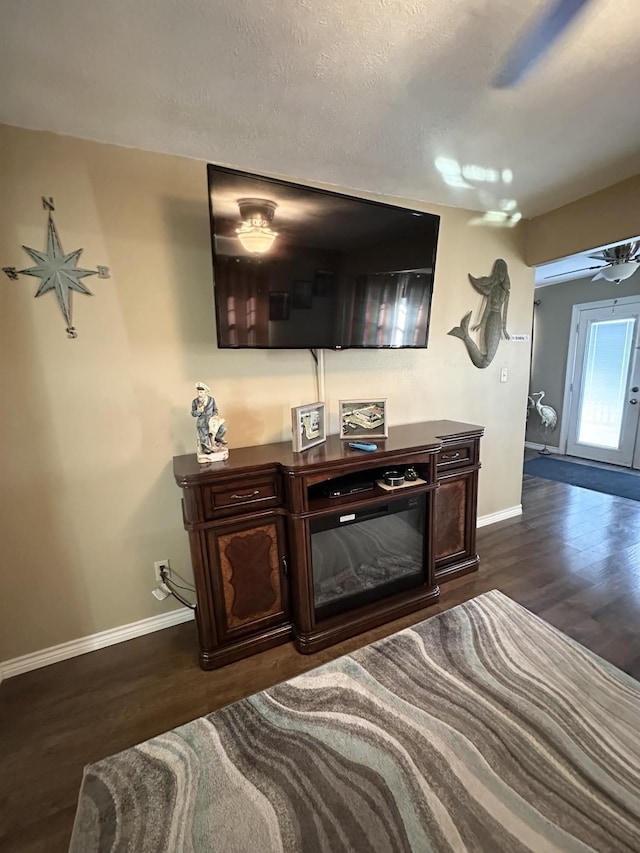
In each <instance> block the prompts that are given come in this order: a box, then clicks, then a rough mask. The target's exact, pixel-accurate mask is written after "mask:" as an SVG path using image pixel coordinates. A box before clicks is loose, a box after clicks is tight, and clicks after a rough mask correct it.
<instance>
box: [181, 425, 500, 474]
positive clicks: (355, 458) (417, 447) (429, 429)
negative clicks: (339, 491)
mask: <svg viewBox="0 0 640 853" xmlns="http://www.w3.org/2000/svg"><path fill="white" fill-rule="evenodd" d="M483 433H484V428H483V427H481V426H477V425H475V424H467V423H460V422H458V421H448V420H442V421H424V422H422V423H416V424H404V425H402V426H395V427H390V428H389V436H388V438H378V437H377V436H374V437H373V438H372V439H371V441H372V442H373V443H375V444H377V445H378V449H377V450H375V451H372V452H367V451H362V450H353V449H351V448H350V447H349V444H348V441H347V440H346V439H341V438H340V437H339V436H337V435H330V436H328V437H327V440H326V442H324V443H323V444H318V445H316V446H315V447H311V448H309V450H304V451H302V452H301V453H294V452H293V450H292V449H291V441H281V442H277V443H275V444H263V445H256V446H255V447H233V448H231V449H230V451H229V458H228V459H226V460H225V461H224V462H212V463H209V464H205V465H200V464H199V463H198V461H197V459H196V455H195V453H188V454H185V455H184V456H174V458H173V473H174V476H175V479H176V482H177V483H178V485H179V486H189V485H195V484H196V483H197V484H202V483H206V482H207V481H208V480H209V479H211V480H215V479H216V478H218V477H219V476H220V475H221V474H229V473H237V474H241V473H242V472H243V471H251V472H253V473H255V472H258V471H260V470H269V469H273V468H274V467H279V468H281V469H282V470H284V471H286V472H290V473H291V474H293V475H300V474H303V473H306V472H311V471H313V470H314V469H321V468H325V467H327V466H329V465H330V466H335V467H336V468H339V467H342V466H343V465H344V466H345V467H346V466H348V465H350V464H353V463H354V462H362V461H364V460H367V461H369V462H370V463H371V464H372V465H374V466H375V465H376V464H377V463H378V462H380V461H381V460H382V457H384V456H386V455H389V454H394V453H402V452H406V451H409V452H419V451H422V452H425V451H426V452H437V451H438V450H440V448H441V447H442V445H443V442H446V441H447V440H449V441H450V440H453V439H455V440H460V439H464V438H466V437H469V438H479V437H480V436H481V435H482V434H483Z"/></svg>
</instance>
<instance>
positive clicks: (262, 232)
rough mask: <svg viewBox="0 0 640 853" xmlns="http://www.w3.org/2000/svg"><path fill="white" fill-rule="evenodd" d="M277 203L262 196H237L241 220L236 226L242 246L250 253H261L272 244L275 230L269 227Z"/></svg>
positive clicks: (276, 233)
mask: <svg viewBox="0 0 640 853" xmlns="http://www.w3.org/2000/svg"><path fill="white" fill-rule="evenodd" d="M277 206H278V205H277V204H276V203H275V202H274V201H268V200H267V199H264V198H239V199H238V207H239V208H240V216H241V217H242V222H241V224H240V226H239V227H238V228H236V234H237V235H238V240H240V243H241V244H242V247H243V248H244V249H245V250H246V251H247V252H251V254H252V255H263V254H264V253H265V252H268V251H269V249H270V248H271V247H272V246H273V243H274V241H275V239H276V237H277V236H278V232H277V231H272V230H271V228H270V227H269V226H270V225H271V222H272V220H273V214H274V213H275V209H276V207H277Z"/></svg>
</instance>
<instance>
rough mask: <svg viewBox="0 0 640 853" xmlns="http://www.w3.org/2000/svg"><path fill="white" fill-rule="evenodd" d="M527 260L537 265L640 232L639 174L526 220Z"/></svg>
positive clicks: (531, 264)
mask: <svg viewBox="0 0 640 853" xmlns="http://www.w3.org/2000/svg"><path fill="white" fill-rule="evenodd" d="M526 234H527V240H526V255H525V257H526V261H527V263H528V264H530V266H538V265H539V264H545V263H547V262H548V261H554V260H557V259H558V258H566V257H567V255H575V254H577V253H578V252H584V251H587V250H588V249H595V248H597V247H599V246H606V245H607V244H609V243H617V242H620V241H621V240H629V239H634V238H635V237H637V236H638V235H640V175H635V177H633V178H628V179H627V180H626V181H621V182H620V183H618V184H614V185H613V186H611V187H607V189H605V190H601V191H600V192H597V193H593V194H592V195H589V196H586V197H585V198H581V199H578V201H574V202H572V203H571V204H566V205H564V206H563V207H559V208H557V209H556V210H552V211H550V212H549V213H543V214H542V215H541V216H536V217H535V218H534V219H531V220H530V221H529V222H528V223H527V232H526Z"/></svg>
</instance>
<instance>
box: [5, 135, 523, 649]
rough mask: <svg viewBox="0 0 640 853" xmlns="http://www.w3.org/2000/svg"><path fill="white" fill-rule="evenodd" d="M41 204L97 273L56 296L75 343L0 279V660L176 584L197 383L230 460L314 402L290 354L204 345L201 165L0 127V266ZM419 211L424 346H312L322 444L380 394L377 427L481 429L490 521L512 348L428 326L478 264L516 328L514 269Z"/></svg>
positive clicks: (55, 317) (483, 244) (85, 629)
mask: <svg viewBox="0 0 640 853" xmlns="http://www.w3.org/2000/svg"><path fill="white" fill-rule="evenodd" d="M228 154H229V156H227V157H226V160H227V161H229V160H231V159H232V154H233V152H232V151H230V152H228ZM255 169H256V171H260V164H259V163H256V164H255ZM43 195H46V196H53V197H54V200H55V205H56V210H55V214H54V216H55V223H56V226H57V228H58V231H59V234H60V239H61V242H62V245H63V247H64V250H65V251H66V252H70V251H72V250H74V249H77V248H83V249H84V253H83V256H82V258H81V264H83V265H84V266H86V267H88V268H95V267H96V265H98V264H105V265H108V266H109V267H111V278H110V279H108V280H99V279H97V278H96V277H92V278H89V279H86V282H87V284H88V286H89V287H90V289H91V290H92V291H93V293H94V295H93V296H91V297H89V296H84V295H79V294H76V295H75V296H74V297H73V319H74V323H75V326H76V328H77V331H78V338H77V339H76V340H69V339H68V338H67V337H66V335H65V328H64V321H63V318H62V315H61V313H60V310H59V308H58V305H57V302H56V300H55V298H54V297H53V295H52V294H51V293H49V294H45V295H43V296H42V297H39V298H38V299H34V298H33V295H34V293H35V290H36V287H37V285H38V283H39V280H38V279H31V278H27V277H25V276H20V278H19V280H18V281H16V282H13V281H10V280H9V279H8V278H7V277H6V276H4V275H2V278H1V279H0V318H1V320H0V322H1V323H2V330H1V332H2V341H3V358H2V363H1V364H0V395H1V399H2V403H3V405H2V443H1V451H0V452H1V453H2V479H3V482H2V490H1V491H0V495H1V498H0V500H1V502H2V505H1V506H0V519H1V524H2V548H3V553H2V564H3V573H2V593H1V595H0V661H1V660H7V659H11V658H13V657H16V656H19V655H22V654H26V653H29V652H32V651H36V650H39V649H43V648H46V647H49V646H52V645H54V644H57V643H62V642H65V641H68V640H72V639H76V638H79V637H82V636H86V635H88V634H92V633H95V632H98V631H102V630H106V629H109V628H113V627H116V626H119V625H123V624H126V623H129V622H133V621H136V620H139V619H144V618H146V617H149V616H154V615H156V614H159V613H161V612H164V611H167V610H169V609H173V608H174V606H175V601H173V600H169V601H168V602H164V603H159V602H158V601H156V599H154V598H152V597H151V595H150V593H151V589H152V587H153V586H154V578H153V562H154V560H158V559H161V558H165V557H168V558H170V559H171V561H172V565H173V567H174V568H175V569H177V570H178V571H179V572H180V573H182V574H183V575H184V576H186V577H189V576H190V569H189V554H188V547H187V535H186V533H185V532H184V530H183V528H182V520H181V513H180V492H179V490H178V488H177V486H176V485H175V483H174V481H173V478H172V473H171V460H172V457H173V456H174V455H176V454H181V453H188V452H191V451H192V449H193V447H194V442H195V430H194V423H193V420H192V418H191V416H190V411H189V408H190V401H191V398H192V397H193V395H194V391H193V386H194V383H195V381H196V380H198V379H201V380H204V381H206V382H208V383H209V384H210V385H211V387H212V389H213V392H214V394H215V397H216V399H217V400H218V403H219V405H220V408H221V411H222V414H223V415H224V416H225V417H226V418H227V421H228V425H229V438H230V445H231V452H232V453H233V446H234V445H235V446H242V445H248V444H256V443H263V442H270V441H278V440H282V439H287V438H289V435H290V430H289V423H290V408H291V406H294V405H300V404H302V403H307V402H310V401H312V400H314V399H315V396H316V394H315V383H314V375H313V370H312V361H311V357H310V355H309V354H308V353H307V352H305V351H293V352H292V351H272V352H264V351H259V352H251V351H230V350H218V349H217V348H216V345H215V330H214V314H213V297H212V284H211V258H210V242H209V230H208V228H209V226H208V210H207V197H206V175H205V165H204V164H203V163H200V162H196V161H192V160H186V159H182V158H177V157H168V156H162V155H156V154H149V153H145V152H142V151H136V150H131V149H124V148H116V147H113V146H107V145H100V144H96V143H90V142H83V141H80V140H77V139H72V138H68V137H60V136H55V135H52V134H47V133H39V132H34V131H23V130H18V129H15V128H8V127H0V197H1V198H2V205H1V206H0V263H1V265H2V266H7V265H9V266H16V267H18V268H19V269H20V268H24V267H27V266H30V265H31V261H30V259H29V258H28V256H27V255H26V253H25V252H24V251H23V250H22V248H21V246H22V245H27V246H31V247H34V248H36V249H41V248H44V245H45V226H46V213H45V211H44V210H43V209H42V205H41V201H40V199H41V196H43ZM396 201H399V202H400V203H402V201H408V200H406V199H405V200H402V199H398V200H396ZM409 202H410V200H409ZM410 203H411V204H412V205H413V204H415V202H410ZM422 206H423V207H425V209H428V210H432V211H434V212H437V213H440V214H441V216H442V227H441V241H440V247H439V257H438V266H437V275H436V285H435V299H434V306H433V316H432V324H431V342H430V346H429V349H428V350H426V351H425V350H420V351H408V350H402V351H395V352H388V351H360V352H357V351H353V352H351V351H346V352H342V353H334V352H328V353H327V354H326V392H327V404H328V407H329V410H330V411H331V413H332V416H331V423H330V432H334V431H336V430H337V418H336V415H335V411H336V407H337V402H338V400H339V399H340V398H349V397H352V396H353V395H354V394H355V395H357V396H358V397H367V396H369V395H371V396H383V397H386V398H387V401H388V411H389V415H390V422H391V424H392V425H393V424H400V423H408V422H415V421H420V420H426V419H431V418H454V419H459V420H466V421H470V422H473V423H479V424H484V425H485V426H486V438H485V440H484V443H483V447H482V462H483V470H482V472H481V478H480V506H479V511H480V514H488V513H494V512H498V511H500V510H504V509H507V508H510V507H513V506H515V505H517V504H519V502H520V490H521V462H522V442H523V436H524V416H525V401H526V389H527V382H528V370H529V347H528V345H527V344H523V343H513V342H511V343H509V342H502V343H501V344H500V348H499V350H498V354H497V356H496V358H495V360H494V363H493V364H492V365H491V366H490V367H489V368H488V369H486V370H478V369H477V368H475V367H473V366H472V365H471V362H470V361H469V358H468V356H467V354H466V350H465V348H464V346H463V344H462V342H461V341H459V340H457V339H455V338H452V337H448V336H447V335H446V332H447V331H448V329H450V328H451V327H452V326H453V325H456V324H457V323H459V321H460V319H461V317H462V316H463V314H464V313H466V311H468V310H470V309H472V308H473V309H474V312H477V309H478V308H479V305H480V300H479V298H478V296H477V295H476V294H475V293H474V291H473V290H472V289H471V287H470V285H469V283H468V281H467V273H469V272H471V273H473V274H475V275H486V274H487V273H488V272H489V271H490V269H491V265H492V263H493V261H494V259H495V258H496V257H503V258H505V259H506V260H507V262H508V264H509V268H510V273H511V283H512V298H511V304H510V307H509V330H510V331H511V332H525V333H526V332H529V331H530V324H531V305H532V293H533V272H532V270H530V269H528V268H527V267H526V266H525V265H524V263H523V262H522V260H521V256H522V251H523V247H522V245H521V242H522V239H521V234H520V231H519V229H516V230H501V229H496V228H486V227H478V226H477V225H473V224H472V222H473V221H475V219H476V217H475V215H474V214H472V213H470V212H468V211H464V210H457V209H451V208H439V207H437V206H434V205H426V206H425V205H422ZM502 366H506V367H508V369H509V381H508V382H507V383H500V382H499V371H500V368H501V367H502Z"/></svg>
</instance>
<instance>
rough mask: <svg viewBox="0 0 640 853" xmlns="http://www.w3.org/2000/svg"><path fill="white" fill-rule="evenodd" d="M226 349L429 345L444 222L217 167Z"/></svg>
mask: <svg viewBox="0 0 640 853" xmlns="http://www.w3.org/2000/svg"><path fill="white" fill-rule="evenodd" d="M207 177H208V184H209V209H210V214H211V241H212V247H213V268H214V294H215V308H216V327H217V332H218V346H219V347H222V348H230V347H231V348H244V347H250V348H265V349H271V348H279V349H297V348H308V349H320V348H325V349H336V350H338V349H346V348H348V347H361V348H375V349H378V348H388V349H394V348H401V347H426V346H427V342H428V338H429V318H430V314H431V299H432V294H433V276H434V269H435V260H436V248H437V241H438V228H439V225H440V217H439V216H436V215H434V214H431V213H424V212H421V211H417V210H407V209H405V208H401V207H396V206H393V205H389V204H381V203H379V202H373V201H367V200H365V199H360V198H355V197H352V196H348V195H343V194H341V193H334V192H327V191H324V190H318V189H313V188H311V187H305V186H301V185H297V184H294V183H289V182H287V181H280V180H274V179H272V178H266V177H261V176H258V175H250V174H246V173H244V172H238V171H236V170H233V169H227V168H224V167H221V166H215V165H212V164H209V165H208V167H207Z"/></svg>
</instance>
